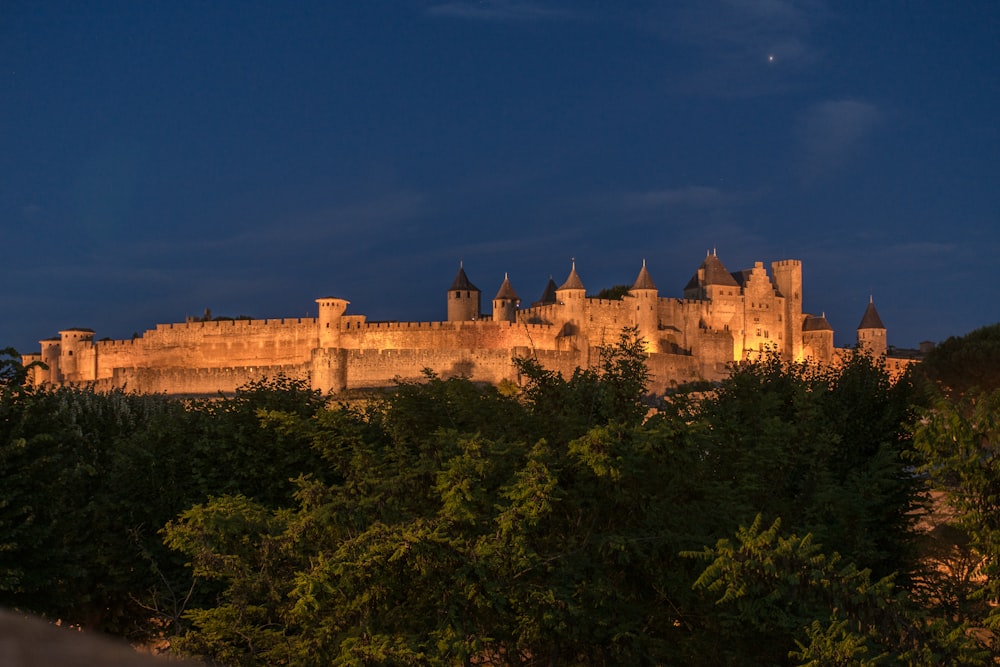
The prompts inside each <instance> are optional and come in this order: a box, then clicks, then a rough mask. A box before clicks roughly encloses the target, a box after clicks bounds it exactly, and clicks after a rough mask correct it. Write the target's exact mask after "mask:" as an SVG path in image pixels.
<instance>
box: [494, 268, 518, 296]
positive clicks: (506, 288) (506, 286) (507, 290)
mask: <svg viewBox="0 0 1000 667" xmlns="http://www.w3.org/2000/svg"><path fill="white" fill-rule="evenodd" d="M493 298H494V299H511V300H514V301H520V300H521V297H519V296H518V295H517V292H515V291H514V288H513V287H512V286H511V284H510V279H509V278H508V277H507V274H506V273H504V274H503V283H502V284H501V285H500V291H499V292H497V295H496V296H495V297H493Z"/></svg>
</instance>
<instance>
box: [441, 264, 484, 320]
mask: <svg viewBox="0 0 1000 667" xmlns="http://www.w3.org/2000/svg"><path fill="white" fill-rule="evenodd" d="M480 299H481V293H480V291H479V288H478V287H476V286H475V285H473V284H472V283H471V282H470V281H469V277H468V276H467V275H465V269H464V268H463V267H462V264H461V262H459V265H458V275H456V276H455V280H454V282H452V284H451V289H449V290H448V321H449V322H468V321H471V320H478V319H479V309H480Z"/></svg>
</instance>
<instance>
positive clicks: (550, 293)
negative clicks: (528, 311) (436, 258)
mask: <svg viewBox="0 0 1000 667" xmlns="http://www.w3.org/2000/svg"><path fill="white" fill-rule="evenodd" d="M557 289H559V286H558V285H556V281H554V280H552V276H549V282H547V283H545V289H544V290H542V296H541V297H540V298H539V299H538V301H535V302H534V303H532V304H531V307H532V308H537V307H538V306H548V305H551V304H553V303H557V302H558V301H559V299H558V298H556V290H557Z"/></svg>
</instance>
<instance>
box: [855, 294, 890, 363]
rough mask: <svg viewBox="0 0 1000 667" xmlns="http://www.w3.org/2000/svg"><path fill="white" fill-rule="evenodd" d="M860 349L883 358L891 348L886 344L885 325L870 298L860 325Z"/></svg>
mask: <svg viewBox="0 0 1000 667" xmlns="http://www.w3.org/2000/svg"><path fill="white" fill-rule="evenodd" d="M858 349H860V350H865V351H867V352H869V353H871V355H872V356H873V357H876V358H878V357H883V356H885V353H886V352H887V351H888V349H889V347H888V345H887V343H886V331H885V325H884V324H882V318H880V317H879V316H878V311H877V310H875V303H874V299H873V298H872V297H871V296H869V297H868V307H867V308H866V309H865V314H864V316H862V318H861V323H860V324H859V325H858Z"/></svg>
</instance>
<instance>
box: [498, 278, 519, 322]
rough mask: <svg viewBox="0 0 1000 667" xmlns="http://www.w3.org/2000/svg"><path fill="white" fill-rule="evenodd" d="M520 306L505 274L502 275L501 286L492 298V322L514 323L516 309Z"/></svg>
mask: <svg viewBox="0 0 1000 667" xmlns="http://www.w3.org/2000/svg"><path fill="white" fill-rule="evenodd" d="M520 305H521V298H520V297H519V296H518V295H517V292H515V291H514V288H513V287H512V286H511V284H510V279H509V278H508V277H507V274H506V273H505V274H503V284H501V285H500V290H499V291H498V292H497V295H496V296H495V297H493V321H494V322H516V321H517V309H518V306H520Z"/></svg>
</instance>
